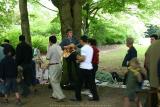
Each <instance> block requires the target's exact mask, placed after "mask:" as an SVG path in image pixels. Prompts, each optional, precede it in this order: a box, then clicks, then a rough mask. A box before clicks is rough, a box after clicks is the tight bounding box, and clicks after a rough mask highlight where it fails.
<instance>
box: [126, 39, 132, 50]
mask: <svg viewBox="0 0 160 107" xmlns="http://www.w3.org/2000/svg"><path fill="white" fill-rule="evenodd" d="M133 43H134V39H133V38H132V37H128V38H127V39H126V46H127V47H129V48H130V47H132V46H133Z"/></svg>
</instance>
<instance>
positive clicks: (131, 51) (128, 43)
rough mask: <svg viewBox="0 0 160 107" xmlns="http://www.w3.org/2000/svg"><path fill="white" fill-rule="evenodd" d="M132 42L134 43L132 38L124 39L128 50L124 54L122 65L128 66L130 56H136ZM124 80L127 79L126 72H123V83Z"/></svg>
mask: <svg viewBox="0 0 160 107" xmlns="http://www.w3.org/2000/svg"><path fill="white" fill-rule="evenodd" d="M133 43H134V40H133V38H127V39H126V46H127V47H128V48H129V50H128V52H127V54H126V56H125V57H124V60H123V62H122V67H128V66H129V65H128V64H129V61H130V60H131V59H132V58H135V57H137V50H136V49H135V48H134V46H133ZM126 80H127V73H126V74H125V77H124V81H123V84H126Z"/></svg>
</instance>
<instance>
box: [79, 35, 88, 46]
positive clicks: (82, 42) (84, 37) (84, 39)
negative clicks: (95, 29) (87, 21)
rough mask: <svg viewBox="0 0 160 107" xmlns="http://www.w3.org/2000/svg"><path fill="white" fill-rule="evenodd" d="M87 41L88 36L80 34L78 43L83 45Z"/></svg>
mask: <svg viewBox="0 0 160 107" xmlns="http://www.w3.org/2000/svg"><path fill="white" fill-rule="evenodd" d="M87 42H88V36H86V35H83V36H81V38H80V44H81V45H82V46H83V45H84V44H86V43H87Z"/></svg>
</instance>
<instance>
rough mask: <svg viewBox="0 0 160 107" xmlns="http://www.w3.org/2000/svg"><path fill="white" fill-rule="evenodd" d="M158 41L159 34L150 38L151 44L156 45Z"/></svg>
mask: <svg viewBox="0 0 160 107" xmlns="http://www.w3.org/2000/svg"><path fill="white" fill-rule="evenodd" d="M156 40H158V35H157V34H152V35H151V36H150V41H151V44H152V43H154V42H155V41H156Z"/></svg>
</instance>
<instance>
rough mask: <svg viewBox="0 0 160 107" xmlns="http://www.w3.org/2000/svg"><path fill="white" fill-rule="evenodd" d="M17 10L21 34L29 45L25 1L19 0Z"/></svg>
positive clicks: (29, 38)
mask: <svg viewBox="0 0 160 107" xmlns="http://www.w3.org/2000/svg"><path fill="white" fill-rule="evenodd" d="M19 10H20V16H21V30H22V34H23V35H24V36H25V37H26V42H27V43H28V44H30V45H31V44H32V43H31V36H30V26H29V18H28V10H27V0H19Z"/></svg>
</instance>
